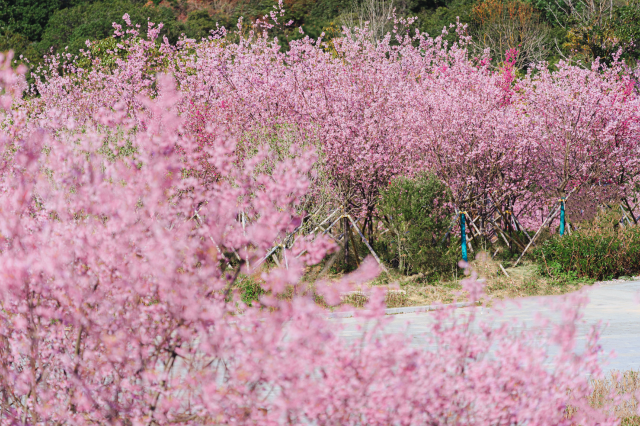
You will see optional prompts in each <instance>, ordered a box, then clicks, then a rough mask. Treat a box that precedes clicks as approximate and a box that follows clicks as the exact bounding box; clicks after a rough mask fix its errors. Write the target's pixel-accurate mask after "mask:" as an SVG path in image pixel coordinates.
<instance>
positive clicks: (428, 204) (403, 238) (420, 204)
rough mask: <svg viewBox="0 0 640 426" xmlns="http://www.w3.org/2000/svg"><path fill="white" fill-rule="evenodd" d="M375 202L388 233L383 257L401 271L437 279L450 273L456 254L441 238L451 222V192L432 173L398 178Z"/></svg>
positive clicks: (385, 237) (385, 236)
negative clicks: (385, 254)
mask: <svg viewBox="0 0 640 426" xmlns="http://www.w3.org/2000/svg"><path fill="white" fill-rule="evenodd" d="M380 195H381V197H380V202H379V205H378V209H379V213H380V215H381V216H382V217H383V218H384V221H385V222H386V225H387V228H388V229H389V232H387V233H385V234H383V237H384V238H383V239H384V241H383V242H384V243H385V245H386V246H387V256H389V257H390V258H388V259H386V260H387V261H388V262H389V263H391V264H393V265H394V266H397V267H398V269H399V270H400V271H401V272H403V273H423V274H425V275H426V276H427V277H431V278H436V277H438V278H439V277H440V276H441V275H442V274H444V273H447V274H448V273H450V272H451V270H452V269H451V268H452V266H451V265H455V263H456V257H455V256H454V255H453V254H452V253H451V251H450V250H448V249H447V247H444V246H442V245H441V241H442V239H443V237H444V235H445V234H446V232H447V229H448V227H449V225H450V224H451V211H450V207H449V202H450V200H451V195H450V193H449V191H448V190H447V188H446V187H445V185H444V184H443V183H442V182H441V181H439V180H438V179H437V178H436V177H434V176H431V175H426V174H425V175H420V176H417V177H415V178H406V177H399V178H396V179H394V180H393V181H392V182H391V183H390V185H389V186H388V187H387V188H386V189H385V190H383V191H382V192H381V194H380Z"/></svg>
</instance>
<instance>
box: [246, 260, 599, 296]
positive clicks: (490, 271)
mask: <svg viewBox="0 0 640 426" xmlns="http://www.w3.org/2000/svg"><path fill="white" fill-rule="evenodd" d="M503 266H504V265H503ZM471 267H472V268H473V269H474V270H475V271H476V272H477V273H478V276H479V277H480V278H481V279H483V280H484V281H485V283H486V287H485V292H486V294H487V301H489V300H491V299H515V298H519V297H528V296H547V295H559V294H565V293H570V292H573V291H576V290H578V289H579V288H581V287H583V286H584V285H588V284H591V283H592V282H593V281H584V282H567V281H563V280H559V279H552V278H549V277H545V276H543V275H541V274H540V272H539V270H538V266H537V265H536V264H534V263H526V262H524V263H521V264H520V265H519V266H518V267H516V268H509V267H506V268H505V271H506V273H507V274H508V276H507V275H505V273H504V272H503V271H502V270H501V268H500V263H499V262H497V261H494V260H492V259H491V258H490V256H488V255H486V254H482V253H481V254H479V255H478V256H476V259H475V260H473V261H472V262H471ZM322 269H323V268H322V266H321V265H315V266H312V267H309V268H308V269H307V273H306V274H305V279H304V281H306V285H307V287H306V290H307V291H308V292H311V293H313V292H314V291H313V287H314V285H313V283H314V282H315V281H316V280H317V279H318V278H320V279H323V280H324V279H327V280H329V281H331V280H336V279H338V278H340V277H341V276H342V274H324V275H322V273H321V271H322ZM460 273H461V275H460V276H458V277H457V279H452V280H450V281H442V282H437V283H425V282H424V277H423V276H422V275H421V274H417V275H413V276H405V275H402V274H400V273H398V272H397V271H395V270H393V269H390V272H389V273H388V274H387V273H382V274H380V276H379V277H378V278H377V279H376V280H374V281H373V282H371V283H369V285H368V286H388V287H390V288H394V287H397V286H398V285H399V287H400V289H402V290H403V291H402V292H394V291H393V290H390V292H389V294H388V295H387V307H389V308H395V307H402V306H423V305H432V304H435V303H452V302H455V301H465V300H467V295H466V294H465V292H464V291H462V286H461V285H460V281H461V280H462V279H463V278H464V275H463V274H462V271H460ZM254 279H256V280H258V281H259V278H256V277H254ZM366 287H367V286H365V287H364V288H362V289H360V290H361V293H354V294H349V295H345V297H344V298H343V303H344V304H348V305H352V306H354V307H356V308H360V307H363V306H364V305H365V304H366V302H367V293H368V291H367V288H366ZM292 294H293V291H291V292H287V293H286V294H285V295H283V297H285V298H287V297H290V296H291V295H292ZM318 300H320V299H318ZM321 304H322V303H321Z"/></svg>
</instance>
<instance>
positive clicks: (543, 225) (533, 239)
mask: <svg viewBox="0 0 640 426" xmlns="http://www.w3.org/2000/svg"><path fill="white" fill-rule="evenodd" d="M569 195H571V194H569ZM567 198H568V197H567ZM559 211H560V206H558V207H556V209H555V211H554V212H553V214H552V215H551V216H549V217H548V218H547V220H545V221H544V223H543V224H542V226H541V227H540V228H539V229H538V231H537V232H536V233H535V235H534V236H533V238H532V239H531V241H530V242H529V244H528V245H527V247H525V249H524V251H523V252H522V254H521V255H520V257H519V258H518V260H516V263H515V264H514V265H513V267H514V268H515V267H516V266H517V265H518V263H520V260H521V259H522V257H523V256H524V254H525V253H526V252H527V250H529V247H531V244H533V242H534V241H535V240H536V238H538V235H539V234H540V231H541V230H542V228H544V227H545V226H547V224H548V223H549V222H551V221H552V220H553V219H554V218H555V217H556V214H558V212H559Z"/></svg>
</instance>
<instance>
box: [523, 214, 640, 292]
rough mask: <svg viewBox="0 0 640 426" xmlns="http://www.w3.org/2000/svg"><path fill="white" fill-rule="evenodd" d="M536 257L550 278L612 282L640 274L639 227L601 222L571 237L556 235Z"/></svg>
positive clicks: (539, 249)
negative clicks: (569, 277)
mask: <svg viewBox="0 0 640 426" xmlns="http://www.w3.org/2000/svg"><path fill="white" fill-rule="evenodd" d="M533 255H534V257H535V258H536V260H537V261H538V262H539V263H540V264H541V265H542V270H543V272H544V273H546V274H547V275H550V276H559V275H570V276H573V277H576V278H592V279H611V278H617V277H620V276H624V275H633V274H637V273H640V227H626V228H619V227H614V226H612V225H611V224H610V223H603V220H599V222H598V223H596V224H595V225H593V226H590V227H583V228H582V229H580V230H578V231H575V232H573V233H572V234H570V235H564V236H562V237H561V236H555V237H552V238H550V239H548V240H546V241H545V242H544V243H543V244H542V245H540V246H539V247H537V248H536V249H534V251H533Z"/></svg>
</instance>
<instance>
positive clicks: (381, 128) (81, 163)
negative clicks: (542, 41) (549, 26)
mask: <svg viewBox="0 0 640 426" xmlns="http://www.w3.org/2000/svg"><path fill="white" fill-rule="evenodd" d="M278 17H279V16H278V14H277V13H275V14H274V15H273V16H272V19H273V20H275V21H277V19H278ZM124 19H125V21H126V20H127V16H126V15H125V17H124ZM276 23H277V22H276ZM270 25H271V24H270ZM398 25H399V26H401V25H402V23H401V22H399V23H398ZM116 27H117V36H118V37H119V40H120V44H119V46H118V52H112V53H111V54H110V55H111V56H110V57H109V58H106V57H105V56H96V57H94V56H92V54H91V53H86V56H85V57H84V58H78V59H77V60H74V58H70V57H65V55H60V56H57V57H51V58H49V62H48V68H47V69H41V70H40V71H39V77H38V78H37V81H36V83H35V85H34V86H33V87H31V88H28V87H26V84H25V82H24V78H23V77H22V74H21V73H22V72H23V71H24V70H18V71H17V72H14V71H13V70H12V69H11V67H10V59H11V58H10V57H5V58H3V61H2V68H1V70H0V84H1V86H2V89H3V92H2V97H1V98H0V108H1V112H2V125H1V126H0V132H1V133H0V135H1V138H2V159H1V162H0V185H1V187H0V188H1V189H0V197H1V200H0V244H1V245H0V307H1V309H0V410H1V411H0V423H1V424H7V425H17V424H24V425H26V424H34V425H35V424H43V425H45V424H46V425H73V424H100V425H104V424H118V425H151V424H265V425H266V424H318V425H330V424H335V425H365V424H366V425H392V424H393V425H396V424H398V425H414V424H415V425H418V424H433V425H436V424H438V425H439V424H456V425H469V424H475V425H503V424H505V425H506V424H526V425H550V424H553V425H561V424H566V425H569V424H580V425H596V424H599V425H606V424H614V423H616V420H615V419H613V418H610V417H607V415H605V414H603V413H600V412H596V411H594V410H591V409H590V408H589V407H588V406H587V404H586V402H585V396H586V395H588V394H589V393H590V388H589V383H588V377H589V375H591V377H597V376H598V375H599V374H600V368H599V365H598V362H597V361H598V359H597V358H598V351H599V346H598V344H597V333H596V332H594V333H593V335H592V336H591V338H590V339H589V341H588V342H587V344H586V347H585V348H582V349H581V351H580V352H579V354H577V353H575V349H576V348H575V343H576V338H575V333H576V322H577V321H578V319H579V314H578V312H577V309H578V306H579V305H580V303H579V302H580V301H579V300H573V301H571V304H570V305H568V306H565V307H564V308H562V309H563V312H564V315H563V320H562V323H561V324H558V325H556V326H554V327H553V328H552V331H551V332H550V333H549V334H548V335H542V334H540V332H538V331H534V330H531V331H527V330H525V331H519V332H515V331H514V330H512V329H510V328H509V327H507V326H504V327H502V328H499V329H491V328H490V327H488V326H482V325H480V327H479V330H477V331H473V330H472V327H471V325H472V324H477V323H478V321H477V319H476V318H475V314H474V311H473V310H469V312H468V313H466V314H457V315H454V313H453V312H452V311H451V310H448V309H444V310H442V311H439V312H438V313H437V314H436V316H437V322H436V324H435V325H434V326H433V328H432V330H431V333H430V334H429V336H425V337H424V338H425V340H427V341H429V342H430V344H431V346H432V347H435V348H436V349H434V350H432V351H427V350H422V349H416V348H415V347H413V346H412V345H411V344H410V342H409V341H408V339H407V338H404V337H402V336H389V335H385V334H384V332H383V327H384V324H385V323H386V320H385V318H384V315H383V307H384V302H383V300H384V297H383V295H382V294H377V293H376V294H374V297H372V300H371V301H370V303H369V305H368V310H367V311H366V313H363V314H361V316H362V319H363V321H367V323H368V326H367V328H366V330H364V331H363V337H362V339H361V340H360V341H358V342H355V343H349V342H348V341H346V340H343V339H341V338H340V337H339V336H338V333H339V326H338V325H337V324H336V323H333V322H331V321H329V320H328V319H327V318H326V317H327V315H326V311H325V310H323V309H322V308H321V307H320V306H318V304H317V303H315V301H314V300H313V299H312V298H311V296H309V295H308V294H309V293H308V292H306V291H305V290H306V288H305V286H306V284H305V283H304V282H302V281H301V278H302V276H303V273H304V269H305V267H306V266H308V265H313V264H317V263H318V262H320V261H321V260H322V259H323V258H324V256H325V254H326V253H327V252H328V251H330V250H332V249H333V245H332V244H331V243H330V242H329V240H327V239H324V238H316V239H314V240H312V239H298V240H297V241H296V243H295V244H294V246H293V247H292V248H291V249H287V250H286V251H285V254H284V257H285V258H286V264H283V265H282V266H281V267H278V268H271V269H269V270H266V269H265V270H264V271H263V272H262V276H261V278H262V280H263V282H264V287H265V290H268V291H269V293H268V296H263V297H262V298H261V299H260V302H259V303H258V304H257V306H245V305H243V304H242V303H241V302H240V301H239V299H238V295H237V294H236V293H235V291H234V282H235V280H236V279H237V278H238V275H239V274H240V273H250V272H255V270H253V269H251V265H252V264H255V262H256V261H257V260H258V259H260V258H261V256H263V255H264V253H265V252H266V250H268V249H269V248H270V247H271V246H272V244H273V243H274V241H276V240H277V239H278V238H281V237H282V236H283V235H285V234H286V233H287V232H290V231H292V230H293V229H294V228H295V227H296V226H298V225H299V223H300V209H301V208H302V207H301V206H302V203H303V202H304V203H307V202H308V201H309V199H310V197H311V198H313V197H314V196H317V194H318V193H319V192H320V189H322V190H323V191H329V192H330V193H332V194H333V195H334V196H335V197H337V198H338V199H339V200H341V201H344V202H348V203H350V206H351V208H353V209H356V210H357V211H359V212H360V213H362V214H363V215H367V214H371V213H372V211H373V209H375V202H376V197H377V191H378V190H379V188H380V186H381V185H385V184H386V183H388V181H389V179H390V178H392V177H393V176H396V175H399V174H406V175H410V174H412V173H413V172H416V171H421V170H425V169H427V170H432V171H433V172H435V173H436V174H437V175H438V176H439V177H441V179H443V181H444V182H445V183H446V184H447V185H449V186H450V187H451V189H452V191H453V193H454V194H455V196H456V197H458V198H457V199H458V200H462V199H464V198H465V195H468V194H469V193H470V192H473V191H476V192H475V193H477V194H479V195H478V196H480V195H488V194H491V195H492V196H494V197H507V196H509V197H515V199H516V201H518V202H521V203H522V205H523V206H525V205H526V206H529V205H536V203H538V204H537V205H538V207H539V206H540V205H541V204H540V203H542V202H543V201H544V200H545V197H549V196H550V195H549V194H553V193H554V191H556V192H557V191H566V190H570V188H573V187H575V186H578V185H581V184H583V183H585V182H587V183H589V182H592V181H593V180H594V179H610V180H611V181H616V182H617V184H618V185H619V186H620V188H621V190H625V188H626V186H625V185H628V184H629V183H631V182H635V179H636V177H637V164H636V158H637V156H636V157H634V155H636V154H637V137H638V133H637V124H638V123H637V118H638V114H637V105H638V100H637V94H636V89H635V86H634V85H633V84H634V83H633V80H632V76H631V75H630V74H629V73H627V72H626V70H625V69H624V65H623V64H616V65H615V66H614V68H606V69H605V68H603V67H602V66H600V65H597V64H596V65H594V66H593V67H592V68H591V69H582V68H577V67H572V66H570V65H567V64H561V65H560V70H559V71H556V72H553V73H552V72H550V71H549V70H548V69H547V68H546V67H545V65H544V64H541V65H540V66H539V69H538V70H537V72H535V73H532V74H529V75H527V76H526V77H524V78H522V79H519V80H516V79H515V76H514V73H513V69H512V68H511V67H512V65H509V64H510V62H508V63H507V65H505V67H504V68H503V69H500V70H493V69H491V68H490V67H489V64H488V61H487V60H486V58H470V57H469V55H468V53H467V50H466V47H465V46H466V43H468V42H469V41H468V40H466V39H465V38H464V37H463V38H462V39H461V41H460V43H458V44H455V45H453V46H448V45H446V43H445V42H444V41H442V40H441V39H439V38H437V39H431V38H429V37H427V36H426V35H423V34H419V33H416V34H405V35H399V34H400V31H398V32H397V33H394V34H390V35H389V36H388V37H387V38H386V39H385V40H383V41H382V42H380V43H379V44H376V45H374V44H371V43H370V42H369V41H368V40H369V37H368V36H367V34H366V30H354V31H353V32H348V31H347V33H346V35H345V37H344V38H340V39H337V40H334V42H333V49H328V48H326V46H323V45H322V43H321V40H311V39H308V38H307V39H303V40H301V41H297V42H293V43H291V49H290V50H289V51H288V52H283V51H281V50H280V49H279V46H278V44H277V42H276V41H275V40H272V39H270V38H269V37H268V34H267V33H266V32H265V33H262V32H260V31H258V30H255V31H254V32H250V33H249V34H240V33H237V34H230V35H227V34H226V33H225V32H224V31H221V32H220V33H219V34H217V35H216V36H214V37H212V38H211V39H209V40H205V41H202V42H198V43H196V42H194V41H188V40H185V41H183V42H181V43H179V44H178V45H177V46H172V45H169V44H168V43H167V42H166V40H165V41H164V42H160V41H157V40H156V36H157V34H158V30H157V27H155V26H152V25H150V28H149V31H148V34H147V35H146V36H143V35H141V34H139V32H138V31H139V30H138V29H136V28H132V27H126V28H125V29H123V28H121V27H119V26H116ZM265 31H266V30H265ZM392 38H393V39H394V40H393V42H392ZM89 45H90V43H89ZM90 47H91V46H89V47H88V49H89V50H90ZM107 59H109V60H107ZM83 64H84V65H83ZM36 74H38V73H36ZM585 87H586V88H587V89H586V90H585ZM320 176H324V177H326V179H327V180H326V181H324V180H322V179H320V178H319V177H320ZM327 182H328V183H327ZM323 185H324V187H323V188H320V187H321V186H323ZM327 188H328V189H327ZM523 208H524V207H523ZM527 208H529V207H527ZM240 217H244V218H246V222H245V221H243V220H240V219H239V218H240ZM243 223H244V225H243ZM237 259H240V261H238V260H237ZM378 272H379V271H378V267H377V265H376V264H375V263H374V262H371V261H369V260H367V261H365V262H364V263H363V265H362V266H361V268H360V269H358V270H357V271H356V272H354V273H352V274H351V275H347V276H345V277H344V278H343V279H342V280H340V281H339V282H334V283H330V284H328V283H323V282H318V283H314V285H315V291H316V292H318V293H319V294H321V295H322V296H323V297H324V301H325V302H326V303H327V304H330V305H331V304H336V303H338V302H339V299H340V292H342V291H345V290H347V289H348V288H349V287H350V286H352V285H354V284H359V283H363V282H366V281H369V280H371V279H372V278H374V277H375V276H376V275H377V274H378ZM464 286H465V288H466V289H467V290H469V292H470V294H471V298H472V300H478V299H479V298H480V296H481V291H482V290H481V287H482V286H481V284H480V283H478V282H477V281H476V279H475V277H473V276H472V277H471V278H469V279H467V280H466V281H465V282H464ZM292 287H293V288H294V289H295V291H294V295H293V297H291V298H282V297H278V296H279V295H280V294H282V293H283V292H285V291H287V290H289V289H291V288H292ZM534 341H536V343H533V342H534ZM541 344H542V346H541ZM545 346H556V347H557V350H556V352H557V354H556V355H554V356H553V357H550V356H549V355H547V353H546V352H545V350H544V347H545ZM569 390H570V392H569ZM568 407H574V408H576V409H577V412H576V414H575V415H574V416H573V417H571V418H570V417H569V416H568V414H567V413H568Z"/></svg>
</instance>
